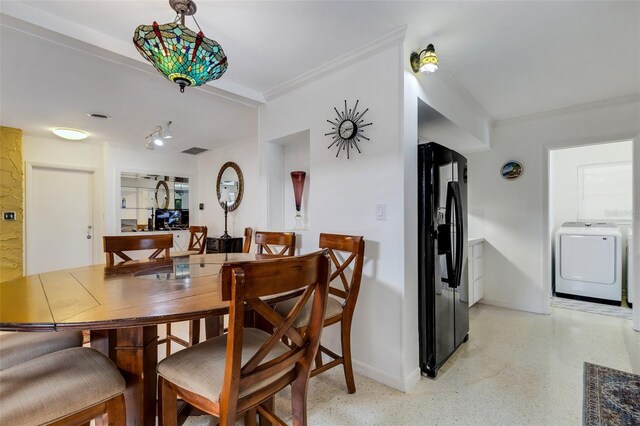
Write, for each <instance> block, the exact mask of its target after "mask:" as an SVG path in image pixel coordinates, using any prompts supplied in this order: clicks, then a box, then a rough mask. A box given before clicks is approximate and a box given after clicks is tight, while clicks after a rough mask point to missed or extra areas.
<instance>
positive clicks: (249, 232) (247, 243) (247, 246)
mask: <svg viewBox="0 0 640 426" xmlns="http://www.w3.org/2000/svg"><path fill="white" fill-rule="evenodd" d="M251 237H253V229H252V228H244V245H243V246H242V252H243V253H249V252H250V251H251Z"/></svg>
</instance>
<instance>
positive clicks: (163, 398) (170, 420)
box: [158, 376, 178, 426]
mask: <svg viewBox="0 0 640 426" xmlns="http://www.w3.org/2000/svg"><path fill="white" fill-rule="evenodd" d="M158 425H159V426H178V395H176V393H175V392H174V391H172V390H171V389H170V388H169V387H168V386H167V385H166V383H165V379H164V378H163V377H162V376H158Z"/></svg>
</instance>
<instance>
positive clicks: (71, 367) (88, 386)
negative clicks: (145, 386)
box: [0, 348, 125, 426]
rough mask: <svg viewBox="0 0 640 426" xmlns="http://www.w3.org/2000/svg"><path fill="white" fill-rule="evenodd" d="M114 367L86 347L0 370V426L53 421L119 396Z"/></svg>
mask: <svg viewBox="0 0 640 426" xmlns="http://www.w3.org/2000/svg"><path fill="white" fill-rule="evenodd" d="M124 389H125V381H124V379H123V378H122V375H121V374H120V372H119V371H118V369H117V368H116V366H115V364H114V363H113V362H112V361H111V360H110V359H109V358H107V357H105V356H104V355H102V354H101V353H100V352H98V351H96V350H95V349H91V348H71V349H64V350H61V351H57V352H53V353H50V354H47V355H44V356H41V357H38V358H34V359H32V360H30V361H26V362H23V363H21V364H17V365H15V366H13V367H10V368H7V369H5V370H3V371H0V401H2V405H1V406H0V424H2V425H12V426H18V425H39V424H44V423H50V422H55V421H57V420H60V419H63V418H65V417H68V416H70V415H73V414H75V413H79V412H81V411H84V410H86V409H87V408H88V407H92V406H94V405H97V404H101V403H104V402H106V401H108V400H110V399H112V398H114V397H116V396H118V395H120V394H122V392H124Z"/></svg>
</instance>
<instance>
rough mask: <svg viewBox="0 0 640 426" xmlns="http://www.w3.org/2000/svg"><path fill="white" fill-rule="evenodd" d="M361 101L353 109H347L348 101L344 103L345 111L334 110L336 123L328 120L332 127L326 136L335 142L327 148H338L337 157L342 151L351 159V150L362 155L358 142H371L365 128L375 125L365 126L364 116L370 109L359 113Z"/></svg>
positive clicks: (367, 124)
mask: <svg viewBox="0 0 640 426" xmlns="http://www.w3.org/2000/svg"><path fill="white" fill-rule="evenodd" d="M359 102H360V101H359V100H357V101H356V104H355V105H354V107H353V110H351V108H349V109H347V101H346V100H345V101H344V110H343V111H342V112H339V111H338V109H337V108H335V107H334V108H333V110H334V111H335V112H336V118H335V121H331V120H327V122H328V123H329V124H331V125H332V127H331V130H332V131H331V132H329V133H325V134H324V135H325V136H331V137H332V138H333V140H332V141H331V145H329V146H328V147H327V148H329V149H331V148H332V147H337V152H336V157H337V156H338V155H340V151H346V152H347V159H348V158H350V157H349V152H350V151H351V149H353V148H355V149H356V150H358V153H360V154H362V151H360V147H359V146H358V142H361V140H362V139H365V140H370V139H369V138H368V137H366V136H365V135H364V134H363V133H364V129H363V127H367V126H371V125H372V124H373V123H366V124H364V119H363V118H362V117H364V115H365V114H366V113H367V111H369V108H367V109H365V110H364V111H363V112H361V113H360V112H357V111H356V110H357V109H358V103H359Z"/></svg>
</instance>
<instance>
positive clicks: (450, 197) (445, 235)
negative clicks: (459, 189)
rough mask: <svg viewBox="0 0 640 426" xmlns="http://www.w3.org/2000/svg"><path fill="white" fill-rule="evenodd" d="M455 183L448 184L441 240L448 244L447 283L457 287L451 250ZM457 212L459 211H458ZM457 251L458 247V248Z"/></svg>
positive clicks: (451, 286)
mask: <svg viewBox="0 0 640 426" xmlns="http://www.w3.org/2000/svg"><path fill="white" fill-rule="evenodd" d="M453 183H454V182H449V183H448V184H447V198H446V199H447V201H446V206H447V207H446V209H447V211H446V214H445V218H446V225H443V226H442V228H443V229H442V231H440V234H441V235H440V239H441V240H446V245H447V248H448V250H447V251H446V253H445V254H446V263H447V284H449V287H450V288H455V287H457V282H458V278H457V276H456V269H455V266H454V264H453V253H452V250H451V246H452V244H451V226H452V225H453V224H452V223H451V213H452V211H451V207H452V206H453V207H454V208H455V205H454V203H455V194H454V192H455V189H454V187H453ZM456 214H457V211H456ZM456 251H457V248H456Z"/></svg>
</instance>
